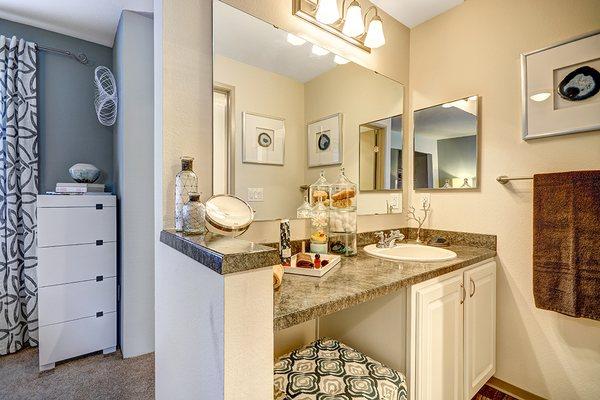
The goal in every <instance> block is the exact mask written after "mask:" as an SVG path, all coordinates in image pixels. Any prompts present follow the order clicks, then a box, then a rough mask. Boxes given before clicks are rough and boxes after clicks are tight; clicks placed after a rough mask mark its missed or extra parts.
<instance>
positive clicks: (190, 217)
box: [181, 192, 206, 235]
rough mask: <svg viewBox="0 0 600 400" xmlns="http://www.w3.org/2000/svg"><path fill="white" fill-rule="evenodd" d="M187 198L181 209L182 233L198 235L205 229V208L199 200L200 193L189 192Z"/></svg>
mask: <svg viewBox="0 0 600 400" xmlns="http://www.w3.org/2000/svg"><path fill="white" fill-rule="evenodd" d="M189 198H190V199H189V200H188V202H187V203H185V204H184V205H183V207H182V209H181V214H182V217H183V233H184V234H185V235H200V234H203V233H204V232H205V231H206V220H205V217H206V208H205V206H204V204H202V202H201V201H200V194H198V193H194V192H190V193H189Z"/></svg>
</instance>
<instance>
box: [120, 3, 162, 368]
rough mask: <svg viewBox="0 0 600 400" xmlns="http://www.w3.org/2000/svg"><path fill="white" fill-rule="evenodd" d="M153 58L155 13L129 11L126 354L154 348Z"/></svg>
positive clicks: (123, 212) (123, 259) (123, 258)
mask: <svg viewBox="0 0 600 400" xmlns="http://www.w3.org/2000/svg"><path fill="white" fill-rule="evenodd" d="M153 63H154V51H153V21H152V18H149V17H147V16H145V15H141V14H138V13H135V12H133V11H123V13H122V14H121V19H120V21H119V27H118V30H117V34H116V37H115V47H114V51H113V66H114V73H115V78H116V81H117V88H118V94H119V105H118V114H117V122H116V124H115V128H114V141H115V188H116V194H117V196H118V199H119V207H118V212H119V268H120V273H119V275H120V283H121V303H120V326H121V334H120V337H121V349H122V351H123V356H124V357H134V356H138V355H140V354H145V353H149V352H152V351H154V234H153V230H154V226H153V217H154V201H153V199H154V176H153V168H154V166H153V161H154V157H153V156H154V144H153V141H154V139H153V131H154V127H153V125H154V102H153V96H154V93H153V91H154V70H153Z"/></svg>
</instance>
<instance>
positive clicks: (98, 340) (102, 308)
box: [37, 194, 117, 371]
mask: <svg viewBox="0 0 600 400" xmlns="http://www.w3.org/2000/svg"><path fill="white" fill-rule="evenodd" d="M116 204H117V202H116V197H115V196H112V195H108V194H107V195H87V196H85V195H84V196H50V195H40V196H38V208H37V217H38V248H37V251H38V254H37V256H38V271H37V275H38V318H39V363H40V371H43V370H47V369H51V368H54V364H55V362H57V361H61V360H65V359H68V358H72V357H77V356H79V355H83V354H87V353H92V352H95V351H99V350H103V351H104V353H110V352H112V351H114V350H115V348H116V343H117V264H116V261H117V229H116V228H117V222H116V215H117V214H116Z"/></svg>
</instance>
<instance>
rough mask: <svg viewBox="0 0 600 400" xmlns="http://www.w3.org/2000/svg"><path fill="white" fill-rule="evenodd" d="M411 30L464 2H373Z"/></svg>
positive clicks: (412, 0)
mask: <svg viewBox="0 0 600 400" xmlns="http://www.w3.org/2000/svg"><path fill="white" fill-rule="evenodd" d="M371 2H372V3H373V4H375V5H376V6H377V7H379V8H381V9H382V10H384V11H385V12H386V13H388V14H390V15H391V16H392V17H394V18H395V19H397V20H398V21H400V22H402V23H403V24H404V25H406V26H408V27H409V28H414V27H415V26H417V25H419V24H420V23H423V22H425V21H427V20H429V19H431V18H433V17H435V16H436V15H440V14H441V13H443V12H446V11H448V10H449V9H451V8H453V7H456V6H458V5H460V4H462V3H463V2H464V0H371Z"/></svg>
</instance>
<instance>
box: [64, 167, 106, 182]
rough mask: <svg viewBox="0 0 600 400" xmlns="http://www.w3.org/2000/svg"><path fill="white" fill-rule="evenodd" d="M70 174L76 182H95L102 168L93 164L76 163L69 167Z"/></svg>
mask: <svg viewBox="0 0 600 400" xmlns="http://www.w3.org/2000/svg"><path fill="white" fill-rule="evenodd" d="M69 174H70V175H71V178H73V180H74V181H75V182H79V183H94V182H96V181H97V180H98V178H99V177H100V170H99V169H98V168H96V166H95V165H92V164H82V163H79V164H75V165H73V166H72V167H71V168H69Z"/></svg>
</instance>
